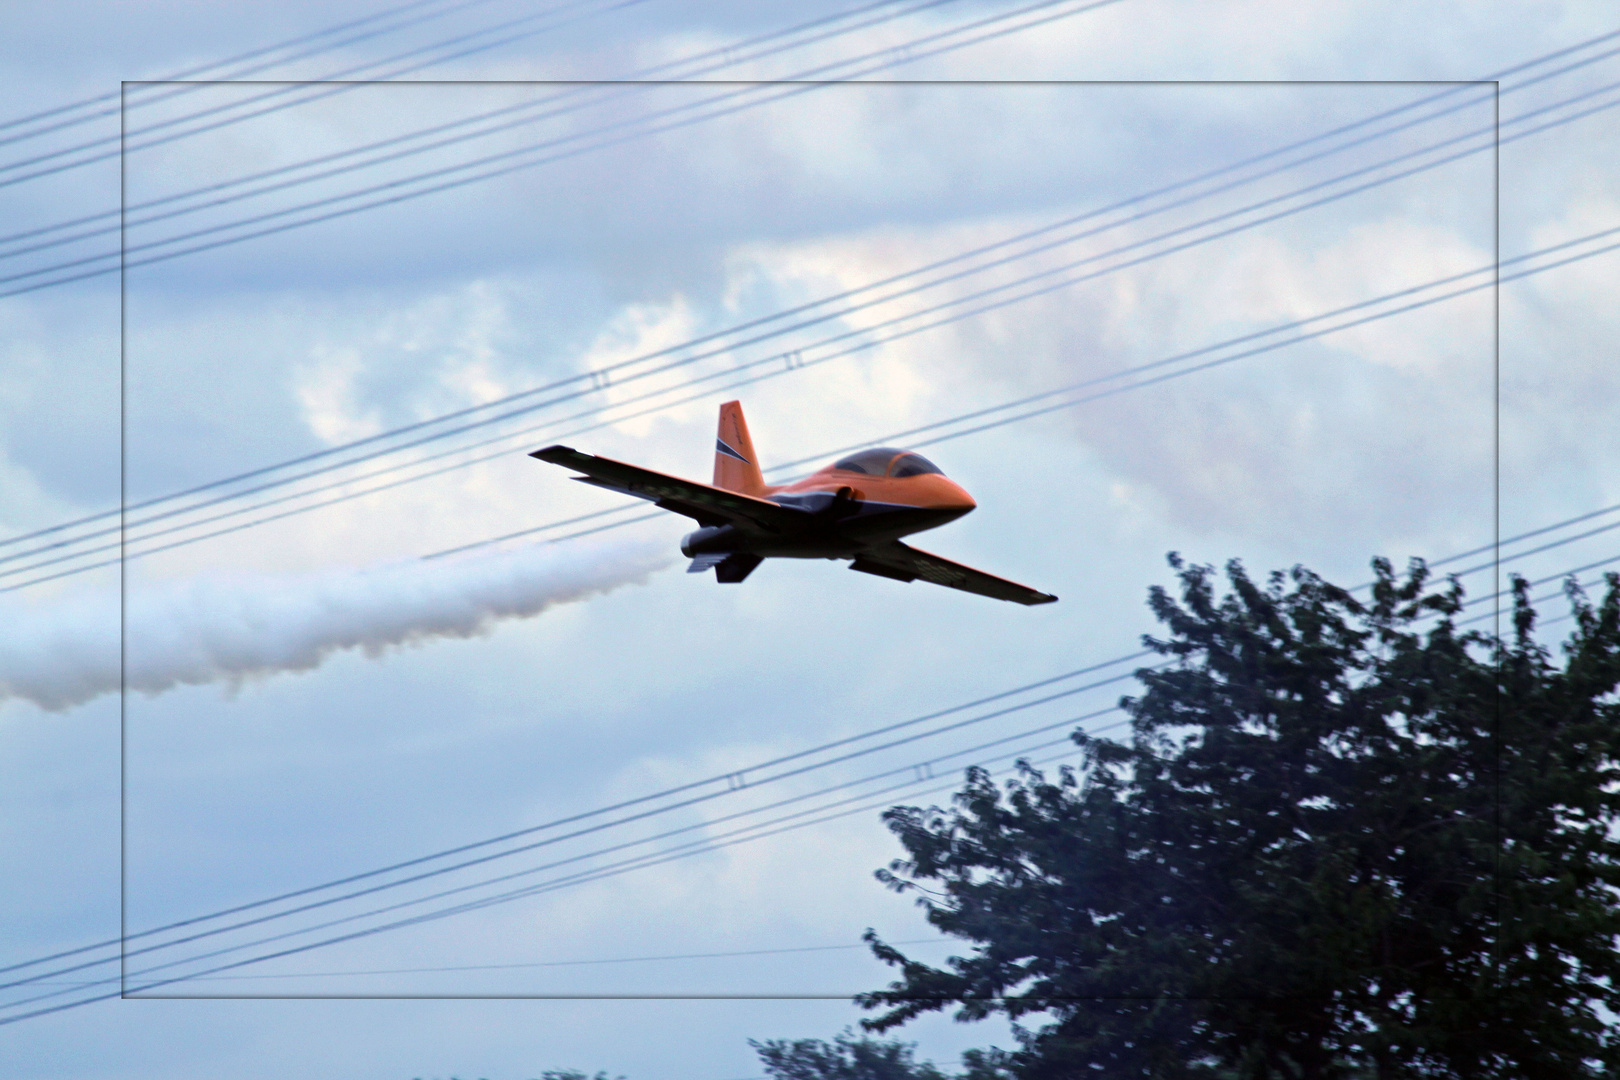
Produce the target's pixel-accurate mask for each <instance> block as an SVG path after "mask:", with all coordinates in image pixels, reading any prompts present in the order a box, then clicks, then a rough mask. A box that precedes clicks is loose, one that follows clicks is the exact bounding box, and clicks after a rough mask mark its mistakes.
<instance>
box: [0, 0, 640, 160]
mask: <svg viewBox="0 0 1620 1080" xmlns="http://www.w3.org/2000/svg"><path fill="white" fill-rule="evenodd" d="M485 2H487V0H467V2H466V3H463V4H462V5H459V6H462V7H466V6H471V5H472V4H480V3H485ZM643 2H644V0H566V2H563V3H559V4H556V5H554V6H552V7H550V8H545V9H543V10H541V11H538V12H532V13H530V14H528V15H524V16H521V17H519V18H516V19H509V20H507V21H506V22H503V23H498V24H496V25H494V26H490V27H485V28H484V29H482V30H475V31H472V32H470V33H463V34H458V35H456V36H454V37H451V38H448V39H446V40H444V41H442V42H437V43H434V44H431V45H423V46H418V47H416V48H413V49H408V50H406V51H405V52H402V53H397V54H395V55H393V56H389V57H384V58H383V59H380V60H368V61H366V62H364V63H360V64H351V65H349V66H348V67H345V68H342V69H340V70H337V71H334V72H330V73H328V74H327V75H325V76H323V77H322V78H320V79H318V80H297V81H286V82H282V83H281V84H280V85H278V86H277V87H276V88H275V89H273V90H267V91H263V92H260V93H258V94H255V95H252V96H249V97H246V98H242V99H239V100H236V101H231V102H228V103H225V104H222V105H213V106H209V107H207V108H204V109H199V110H196V111H194V112H191V113H187V114H185V115H183V116H176V117H170V118H168V119H166V120H159V121H155V122H153V123H150V124H147V125H146V126H145V127H137V128H134V129H132V130H129V131H126V132H123V133H120V134H117V135H106V136H100V137H98V138H95V139H92V140H90V141H89V142H85V143H80V144H78V145H75V146H70V147H66V148H63V149H58V150H52V151H46V152H43V153H39V154H35V155H34V156H33V157H29V158H24V159H21V160H19V161H14V162H12V163H11V164H8V165H0V188H7V187H13V186H15V185H17V184H23V183H27V182H29V181H31V180H39V179H42V178H44V177H48V176H55V175H58V174H60V173H63V172H68V171H70V170H73V169H77V168H80V167H82V166H85V165H93V164H95V163H96V162H99V161H110V160H112V159H114V158H122V157H124V156H125V155H127V154H131V153H134V152H136V151H139V150H148V149H151V148H153V147H156V146H162V145H165V144H167V143H172V142H175V141H177V140H179V139H185V138H190V137H192V136H194V135H200V134H202V133H204V132H208V131H214V130H217V129H219V128H222V127H228V126H231V125H233V124H237V123H241V122H242V121H244V120H250V119H253V118H255V117H259V116H266V115H269V114H271V113H275V112H280V111H282V110H283V109H287V108H292V107H295V106H297V105H302V104H308V103H310V102H312V101H318V100H321V99H323V98H328V97H332V96H335V95H337V94H342V93H347V92H348V91H349V90H351V89H353V88H354V86H355V85H363V83H362V84H357V83H353V82H350V83H345V84H342V85H338V86H332V85H331V83H332V82H333V81H335V80H339V79H346V78H349V77H352V76H357V75H361V74H362V73H364V72H368V71H372V70H373V69H375V68H378V67H381V66H383V65H385V64H390V63H393V62H395V61H398V60H404V59H412V58H417V57H421V56H422V55H423V54H432V53H434V52H435V51H436V50H440V49H442V48H443V47H445V46H456V45H466V43H467V42H468V41H470V40H472V39H474V38H478V37H482V36H484V35H486V34H490V33H495V32H498V31H500V30H505V29H510V28H512V27H514V26H519V25H522V24H524V23H532V22H534V21H536V20H539V19H543V18H545V17H547V16H549V15H556V14H563V15H565V16H566V13H567V12H568V11H569V10H570V9H572V8H579V7H584V6H590V5H593V4H596V5H600V4H603V3H606V7H604V8H603V9H602V10H603V11H614V10H618V9H620V8H624V7H630V6H633V5H635V4H639V3H643ZM601 13H602V12H601V11H598V12H586V13H585V14H583V15H573V16H572V17H563V18H561V19H559V20H558V21H556V22H552V23H549V24H546V25H543V26H541V27H538V28H534V27H531V28H530V29H527V30H523V31H520V32H517V33H514V34H509V35H507V36H506V37H503V38H498V39H496V40H495V41H490V42H485V43H483V44H480V45H475V46H468V47H466V48H462V49H461V50H460V51H457V52H450V53H443V54H441V55H438V56H432V55H429V56H428V58H427V59H425V60H423V59H417V60H415V62H413V63H409V64H406V65H404V66H402V67H397V68H394V69H392V70H389V71H384V72H380V73H377V74H376V75H375V76H374V77H373V79H368V80H366V81H367V82H370V81H375V80H384V79H389V78H395V77H398V76H400V75H408V74H411V73H413V72H416V71H421V70H423V69H425V68H429V67H433V66H435V65H438V64H442V63H447V62H448V61H450V60H455V59H460V58H462V57H466V56H472V55H475V54H477V53H481V52H487V51H489V50H490V49H495V48H499V47H500V46H502V45H507V44H511V43H512V42H515V41H521V40H523V39H524V38H529V37H534V36H536V35H537V34H542V33H545V32H546V31H548V30H554V29H556V28H557V27H559V26H566V25H567V24H569V23H571V22H576V21H578V20H579V19H581V18H588V17H590V15H592V14H601ZM435 17H436V16H435ZM323 51H324V50H323ZM211 81H212V82H219V81H224V80H211ZM312 83H314V84H318V85H320V86H321V87H322V88H321V89H317V90H313V91H311V90H310V89H309V88H310V86H311V84H312ZM157 85H161V84H157ZM200 85H201V84H187V85H186V86H183V87H178V88H176V91H177V92H178V91H181V90H185V89H196V88H199V87H200ZM227 85H237V86H242V85H247V86H251V85H256V84H254V83H243V82H241V81H240V80H231V81H227ZM301 92H303V93H304V95H305V96H303V97H301V98H295V99H294V100H292V101H282V102H280V103H278V104H275V105H269V106H266V107H263V108H260V109H256V110H254V111H251V112H246V113H240V114H238V115H235V116H226V117H223V118H220V119H216V120H213V121H211V122H209V123H205V124H200V125H198V126H196V127H193V128H189V129H186V130H184V131H179V132H173V131H171V132H169V133H168V134H166V135H161V136H158V137H156V138H149V139H146V140H145V141H139V137H140V136H141V135H145V134H148V133H150V132H154V131H164V130H166V129H169V128H172V127H175V126H177V125H179V124H184V123H187V122H188V121H191V120H198V119H205V118H207V117H210V116H216V117H217V116H218V115H219V114H220V113H228V112H231V111H232V110H236V109H242V108H246V107H249V106H252V105H255V104H257V103H259V102H261V101H267V100H272V99H275V98H286V97H287V96H288V95H294V94H299V93H301ZM170 96H174V95H173V94H171V95H170ZM151 100H152V99H151V98H147V99H146V101H147V102H148V103H149V102H150V101H151ZM98 146H109V147H110V149H107V150H104V151H102V152H100V153H96V154H92V155H90V156H87V157H81V158H78V159H76V160H74V161H69V162H60V161H58V159H60V158H62V157H65V156H67V155H69V154H74V153H78V152H79V151H82V150H93V149H94V148H96V147H98ZM48 161H57V162H58V163H57V164H54V165H48V166H46V167H44V168H41V169H36V170H35V171H34V172H30V173H23V174H21V175H16V176H10V177H4V174H5V173H8V172H12V171H13V170H16V169H24V168H29V167H31V166H34V165H41V164H44V163H45V162H48Z"/></svg>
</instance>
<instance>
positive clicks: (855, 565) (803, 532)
mask: <svg viewBox="0 0 1620 1080" xmlns="http://www.w3.org/2000/svg"><path fill="white" fill-rule="evenodd" d="M529 456H530V457H535V458H539V459H540V460H541V461H549V462H551V463H552V464H554V465H563V466H566V467H567V468H570V469H574V470H575V471H577V472H582V473H584V474H585V475H584V476H576V477H574V479H575V480H579V481H582V482H583V483H587V484H594V485H595V486H597V487H602V488H607V489H608V490H609V491H621V492H623V493H624V494H626V495H634V496H635V497H636V498H638V499H646V500H648V501H649V502H651V503H653V504H654V505H655V506H658V507H661V508H663V509H665V510H673V511H674V512H675V513H677V514H684V515H686V516H687V517H689V518H692V519H694V520H696V521H697V523H698V525H699V526H700V528H698V529H697V530H696V531H695V532H690V533H687V534H686V537H685V538H684V539H683V540H682V541H681V553H682V554H684V555H686V556H687V557H688V558H690V559H691V560H692V565H691V566H689V567H688V568H687V572H688V573H694V574H695V573H698V572H700V571H703V570H707V569H709V568H710V567H713V568H714V576H715V577H716V578H717V579H718V580H720V581H723V582H730V583H735V582H739V581H741V580H743V579H744V578H746V577H747V576H748V575H749V574H750V573H752V572H753V569H754V567H756V566H758V565H759V564H760V563H761V562H762V561H764V560H765V559H767V558H788V559H850V560H852V562H851V563H850V567H849V568H850V569H851V570H859V571H861V572H863V573H867V574H876V575H878V576H879V577H887V578H894V579H895V580H896V581H913V580H916V579H917V578H921V579H922V580H924V581H931V582H933V583H934V584H935V585H945V586H948V587H949V588H952V589H961V590H963V591H964V592H970V593H978V594H979V595H980V596H991V597H994V598H996V599H997V600H1012V601H1014V602H1015V603H1019V604H1050V603H1051V602H1052V601H1054V600H1056V599H1057V597H1055V596H1050V595H1048V594H1047V593H1043V592H1037V591H1035V590H1034V589H1031V588H1029V587H1028V586H1025V585H1019V584H1018V583H1017V582H1013V581H1008V580H1006V579H1005V578H998V577H996V576H995V575H993V574H987V573H985V572H984V571H982V570H975V569H973V568H972V567H970V566H963V565H961V564H960V563H954V562H951V561H950V560H949V559H942V558H940V557H939V556H938V555H930V554H929V553H928V552H926V551H918V550H917V549H916V548H913V547H908V546H906V545H905V544H902V543H901V542H900V537H902V536H906V535H909V534H911V533H915V532H922V531H923V530H924V529H932V528H935V527H937V526H939V525H943V524H945V523H946V522H947V521H954V520H956V519H957V518H959V517H961V516H962V515H963V514H965V513H967V512H968V511H969V510H972V509H973V507H974V506H975V505H976V504H975V503H974V501H973V497H972V496H970V495H969V494H968V493H967V492H965V491H963V490H962V489H961V487H959V486H958V485H957V484H956V483H955V482H953V481H951V480H948V479H946V478H945V474H943V473H942V472H940V471H939V469H938V468H937V467H935V465H934V464H933V462H931V461H929V460H928V459H927V458H925V457H923V456H922V455H921V454H913V453H909V452H907V451H904V450H895V449H891V448H889V447H881V448H879V449H876V450H862V451H860V452H859V453H855V454H851V455H849V456H848V457H845V458H840V459H839V460H838V461H836V462H834V463H833V464H831V465H828V466H827V467H826V468H824V469H820V470H818V471H816V472H814V473H812V474H811V475H809V476H807V477H805V478H804V479H803V480H800V481H798V482H797V483H793V484H783V485H780V486H775V487H772V486H770V485H767V484H766V483H765V481H764V478H763V477H762V476H761V475H760V471H759V463H758V462H759V459H758V458H756V457H755V456H754V441H753V440H752V439H750V438H749V437H748V424H747V422H746V421H745V420H744V419H743V411H742V405H741V404H740V403H739V402H735V401H728V402H726V403H725V404H724V405H722V406H720V434H719V438H717V439H716V440H715V444H714V484H713V485H712V486H711V485H709V484H699V483H697V482H695V481H692V480H682V479H681V478H679V477H676V476H666V475H665V474H663V473H657V472H653V471H652V470H650V469H643V468H639V467H638V466H635V465H626V464H624V463H623V462H619V461H613V460H610V459H609V458H604V457H596V456H595V455H592V454H582V453H580V452H579V451H578V450H574V449H571V448H570V447H567V446H548V447H546V448H545V449H544V450H536V451H534V452H533V453H531V454H530V455H529Z"/></svg>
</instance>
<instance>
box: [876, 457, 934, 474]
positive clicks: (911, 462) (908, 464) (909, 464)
mask: <svg viewBox="0 0 1620 1080" xmlns="http://www.w3.org/2000/svg"><path fill="white" fill-rule="evenodd" d="M939 471H940V470H939V466H938V465H935V464H934V463H933V462H932V461H929V460H928V459H927V458H925V457H923V456H922V455H921V454H902V455H900V457H898V458H896V459H895V461H894V464H892V465H890V466H889V475H890V476H921V475H922V474H923V473H937V472H939ZM942 475H943V474H942Z"/></svg>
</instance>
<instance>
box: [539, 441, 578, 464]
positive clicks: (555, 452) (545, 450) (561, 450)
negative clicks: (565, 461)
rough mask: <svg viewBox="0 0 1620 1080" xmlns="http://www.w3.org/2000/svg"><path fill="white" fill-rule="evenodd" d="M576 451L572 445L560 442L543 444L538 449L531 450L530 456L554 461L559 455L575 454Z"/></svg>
mask: <svg viewBox="0 0 1620 1080" xmlns="http://www.w3.org/2000/svg"><path fill="white" fill-rule="evenodd" d="M575 452H576V451H575V450H574V448H573V447H572V446H563V445H561V444H560V443H559V444H558V445H556V446H543V447H541V448H540V449H538V450H530V451H529V456H530V457H532V458H539V459H540V460H541V461H553V462H554V461H556V460H557V458H558V457H566V456H569V455H572V454H574V453H575Z"/></svg>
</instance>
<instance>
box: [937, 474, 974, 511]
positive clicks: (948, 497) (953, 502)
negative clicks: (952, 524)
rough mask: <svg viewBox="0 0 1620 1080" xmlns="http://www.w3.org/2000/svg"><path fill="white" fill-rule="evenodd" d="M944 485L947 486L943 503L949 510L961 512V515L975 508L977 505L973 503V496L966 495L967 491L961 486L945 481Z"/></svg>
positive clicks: (951, 481)
mask: <svg viewBox="0 0 1620 1080" xmlns="http://www.w3.org/2000/svg"><path fill="white" fill-rule="evenodd" d="M945 483H946V484H947V485H948V486H947V487H946V490H945V500H944V502H945V505H946V506H947V507H949V508H950V509H952V510H961V511H962V512H963V513H966V512H967V511H969V510H972V509H973V508H974V507H975V506H978V505H979V504H978V503H976V502H974V501H973V496H971V495H969V494H968V493H967V489H966V488H964V487H963V486H962V485H961V484H958V483H957V482H956V481H955V480H947V481H945Z"/></svg>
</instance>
